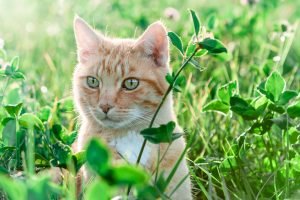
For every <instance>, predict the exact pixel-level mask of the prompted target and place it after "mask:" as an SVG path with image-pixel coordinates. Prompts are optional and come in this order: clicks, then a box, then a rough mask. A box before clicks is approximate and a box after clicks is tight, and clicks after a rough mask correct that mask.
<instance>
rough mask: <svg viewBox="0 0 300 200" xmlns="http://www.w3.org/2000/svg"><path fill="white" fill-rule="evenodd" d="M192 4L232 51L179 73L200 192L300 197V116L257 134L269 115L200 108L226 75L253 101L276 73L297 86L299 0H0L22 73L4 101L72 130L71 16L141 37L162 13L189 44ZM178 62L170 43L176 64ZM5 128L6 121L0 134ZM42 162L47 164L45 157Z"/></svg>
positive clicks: (179, 98) (3, 30)
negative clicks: (170, 10)
mask: <svg viewBox="0 0 300 200" xmlns="http://www.w3.org/2000/svg"><path fill="white" fill-rule="evenodd" d="M170 6H171V7H174V8H175V9H176V10H177V11H178V13H179V15H180V18H179V19H178V20H177V21H176V20H173V19H170V18H168V17H167V16H166V15H165V14H164V11H165V9H166V8H167V7H170ZM149 8H155V9H149ZM189 8H190V9H193V10H195V11H196V13H197V14H198V15H199V18H200V20H201V22H202V25H204V26H206V27H207V29H208V30H210V31H211V32H213V33H214V36H215V37H216V38H218V39H220V40H221V41H222V42H223V43H224V44H225V45H226V47H227V49H228V54H222V55H218V56H204V57H201V59H199V63H200V66H201V70H199V69H195V68H194V67H192V66H189V67H188V68H187V69H186V70H185V71H183V75H184V76H185V77H186V84H185V86H184V87H183V91H182V92H181V93H175V95H174V97H175V105H174V106H175V110H176V113H178V120H179V123H180V125H181V126H182V127H184V128H185V129H186V130H187V132H188V135H187V136H186V138H187V140H188V139H189V137H190V136H191V135H193V134H196V135H197V140H196V142H195V143H194V144H193V146H191V148H190V149H189V152H188V161H189V165H190V169H191V170H190V171H191V176H192V179H193V183H194V196H195V199H287V198H290V199H293V198H294V199H297V197H298V196H299V195H300V194H299V193H300V191H299V188H300V179H299V177H300V174H299V173H300V169H299V166H300V151H299V145H300V141H299V137H300V136H299V118H297V117H296V118H295V119H294V120H293V123H294V124H293V125H289V124H287V126H285V127H287V128H283V129H282V128H279V127H278V126H276V125H274V124H272V125H271V127H270V128H269V129H268V130H267V131H266V132H264V133H262V132H256V133H253V132H251V131H249V130H250V128H251V127H253V124H255V123H258V122H260V121H263V122H264V124H267V120H266V119H267V116H260V117H259V118H258V119H255V120H245V118H243V117H242V116H241V115H239V114H237V113H236V112H235V111H233V110H230V111H228V112H226V114H222V113H220V112H203V108H205V106H206V105H207V104H208V103H209V102H211V101H212V100H215V99H218V88H220V87H221V86H222V85H224V84H227V83H229V82H230V81H236V82H237V85H238V87H237V89H236V90H237V91H238V92H237V94H238V95H239V97H241V98H242V99H244V100H246V101H247V100H253V99H254V98H256V97H258V96H259V93H258V91H257V89H256V88H257V86H258V85H259V84H260V83H261V82H262V81H264V80H266V79H267V77H269V76H270V75H271V73H272V71H278V72H279V73H280V74H281V75H282V76H283V78H284V80H285V82H286V88H287V89H289V90H294V91H297V92H299V88H300V70H299V63H300V60H299V56H300V42H299V40H298V39H297V38H299V31H297V30H298V29H299V28H298V23H299V17H300V15H299V12H298V10H299V8H300V3H299V2H297V1H292V0H286V1H279V0H273V1H267V0H261V1H260V2H259V3H258V4H254V5H243V4H241V3H240V2H239V1H233V0H231V1H226V2H225V1H204V0H201V1H184V2H182V1H177V0H172V1H168V2H159V1H142V0H141V1H133V0H129V1H120V2H119V1H116V0H115V1H97V0H93V1H89V2H86V1H82V0H78V1H74V2H68V1H50V0H46V1H36V0H29V1H25V0H19V1H16V0H12V1H0V22H1V27H0V38H2V39H3V40H4V42H5V50H6V52H7V56H8V58H7V59H6V60H10V59H11V58H13V56H15V55H18V56H19V57H20V64H19V65H20V71H21V72H22V73H24V74H25V75H26V79H25V80H24V81H13V80H10V81H9V84H8V87H7V89H6V90H5V98H4V100H3V105H6V104H16V103H19V102H22V103H23V110H22V113H25V112H28V113H31V112H32V113H35V114H36V115H37V116H38V117H39V118H40V119H41V118H42V117H43V116H44V115H43V113H44V112H45V113H46V112H48V111H49V110H51V113H52V114H53V113H54V114H53V115H52V116H51V117H49V118H47V120H44V121H43V120H42V121H43V122H44V124H45V126H46V127H45V129H46V133H47V134H51V133H52V132H55V131H54V128H53V126H54V125H58V124H59V125H61V126H62V127H63V128H62V129H63V130H64V131H65V132H64V133H68V135H69V136H70V135H72V131H74V130H76V122H75V121H76V120H75V117H76V116H75V113H73V112H72V109H71V108H70V107H72V105H71V102H72V101H71V92H70V91H71V77H72V72H73V69H74V65H75V64H76V53H75V41H74V37H73V30H72V21H73V17H74V15H75V14H78V15H80V16H81V17H83V18H84V19H86V20H87V21H88V22H91V23H92V24H93V25H94V26H95V27H96V28H97V29H99V30H100V31H102V32H104V33H106V34H107V35H110V36H115V37H137V36H138V35H140V34H141V33H142V32H143V30H144V29H145V28H146V27H147V26H148V25H149V24H150V23H152V22H154V21H156V20H159V19H161V20H162V21H163V22H164V23H165V24H166V26H167V27H168V29H170V30H172V31H174V32H176V33H177V34H178V35H180V36H181V38H182V40H183V44H184V46H185V47H186V46H187V45H188V42H189V39H190V38H191V36H192V35H193V33H194V30H193V29H194V27H193V26H192V23H190V22H191V18H190V15H189V12H188V11H187V10H188V9H189ZM175 14H176V13H175ZM297 20H298V21H297ZM278 58H280V59H278ZM181 61H182V58H181V56H180V55H179V54H178V51H177V50H176V49H175V48H174V47H173V46H172V47H171V66H172V68H173V70H174V71H175V70H177V69H178V68H179V67H180V63H181ZM0 81H1V82H0V87H1V88H4V87H6V86H5V81H7V79H5V80H4V79H3V80H2V79H1V80H0ZM298 101H299V95H298V97H296V98H295V99H294V100H293V101H291V102H290V104H288V105H287V106H286V107H284V111H283V113H284V114H287V113H288V112H287V109H288V106H290V105H292V104H293V103H295V102H298ZM232 107H233V106H232V104H231V108H232ZM49 112H50V111H49ZM3 113H5V112H4V111H3V108H2V106H1V112H0V119H1V120H3V119H4V118H5V117H7V114H3ZM179 113H180V114H179ZM271 114H272V115H273V117H274V118H276V117H282V116H285V117H287V116H288V115H282V114H280V113H277V112H275V111H272V112H271ZM45 122H47V123H45ZM283 122H286V123H287V122H288V120H286V121H283ZM4 128H5V126H4V125H3V126H0V133H1V132H2V131H3V130H4ZM3 132H4V131H3ZM29 132H30V131H29ZM55 133H56V132H55ZM60 133H61V132H58V134H60ZM35 134H37V133H35ZM0 136H2V135H1V134H0ZM41 137H42V138H43V137H44V136H41ZM1 138H2V141H1V143H0V144H1V146H0V147H1V148H2V147H3V136H2V137H1ZM49 138H51V137H50V136H49ZM35 139H36V140H37V141H38V142H39V141H42V139H41V138H35ZM52 139H53V138H52ZM52 139H51V140H52ZM65 140H68V139H65ZM71 140H72V137H71V136H70V141H71ZM70 141H69V142H70ZM65 143H68V142H65ZM29 146H30V145H29ZM31 148H34V147H31ZM65 148H67V147H65ZM2 150H3V149H2ZM35 150H36V153H38V155H40V156H41V157H46V158H47V157H48V156H49V155H50V154H51V151H52V150H53V149H51V148H50V149H48V150H44V149H42V148H41V149H39V147H36V149H35ZM31 151H33V150H31ZM0 155H1V157H0V164H1V166H2V167H4V168H5V169H9V170H11V171H14V170H16V169H13V167H11V166H15V164H14V163H13V162H14V161H13V160H14V159H13V156H12V157H9V158H10V159H9V160H7V157H5V156H4V153H3V152H0ZM1 159H2V160H1ZM22 159H23V161H24V160H26V159H27V157H26V156H25V155H24V153H21V154H20V158H19V160H22ZM28 159H29V160H30V158H28ZM17 160H18V159H17ZM41 160H42V159H41ZM31 162H32V160H31ZM52 164H53V163H52ZM46 165H48V166H49V165H50V164H49V163H47V162H46ZM16 166H18V165H16ZM29 166H32V165H29ZM18 170H20V169H18ZM22 170H23V169H22ZM28 170H29V171H30V172H32V169H28ZM25 171H26V170H25ZM39 181H41V182H39V183H45V184H46V181H45V182H43V180H39ZM11 184H14V183H11ZM15 184H18V183H15ZM0 186H1V183H0ZM20 187H21V188H22V187H23V186H20ZM24 187H25V186H24ZM101 187H106V186H105V185H101ZM64 189H66V188H64ZM52 190H53V191H56V192H57V193H59V192H58V191H60V190H61V189H59V188H56V187H54V188H53V187H52ZM70 190H72V189H70ZM20 191H21V189H20ZM24 191H25V189H24ZM67 195H69V196H72V195H73V194H72V192H69V193H67ZM70 198H71V197H70Z"/></svg>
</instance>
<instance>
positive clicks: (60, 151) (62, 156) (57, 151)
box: [52, 141, 72, 166]
mask: <svg viewBox="0 0 300 200" xmlns="http://www.w3.org/2000/svg"><path fill="white" fill-rule="evenodd" d="M52 151H53V154H54V155H53V156H54V157H55V162H54V164H55V166H66V164H67V162H68V160H69V158H70V157H71V156H72V149H71V148H70V146H68V145H65V144H64V143H62V142H60V141H59V142H56V143H55V144H53V145H52ZM52 163H53V162H52Z"/></svg>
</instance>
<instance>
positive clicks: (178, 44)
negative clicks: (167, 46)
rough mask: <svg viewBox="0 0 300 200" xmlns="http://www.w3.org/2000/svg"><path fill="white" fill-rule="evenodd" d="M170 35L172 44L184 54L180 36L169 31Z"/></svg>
mask: <svg viewBox="0 0 300 200" xmlns="http://www.w3.org/2000/svg"><path fill="white" fill-rule="evenodd" d="M168 36H169V38H170V40H171V42H172V44H173V45H174V46H175V47H176V48H177V49H178V50H179V51H180V53H181V54H182V55H183V53H184V51H183V45H182V41H181V39H180V37H179V36H178V35H177V34H176V33H174V32H168Z"/></svg>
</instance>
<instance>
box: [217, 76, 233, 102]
mask: <svg viewBox="0 0 300 200" xmlns="http://www.w3.org/2000/svg"><path fill="white" fill-rule="evenodd" d="M236 89H237V82H236V81H231V82H229V83H227V84H225V85H223V86H221V87H220V88H219V89H218V91H217V95H218V97H219V99H220V100H221V101H222V102H223V103H224V104H227V105H229V104H230V97H232V96H234V95H235V94H236Z"/></svg>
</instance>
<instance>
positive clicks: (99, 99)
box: [73, 17, 192, 200]
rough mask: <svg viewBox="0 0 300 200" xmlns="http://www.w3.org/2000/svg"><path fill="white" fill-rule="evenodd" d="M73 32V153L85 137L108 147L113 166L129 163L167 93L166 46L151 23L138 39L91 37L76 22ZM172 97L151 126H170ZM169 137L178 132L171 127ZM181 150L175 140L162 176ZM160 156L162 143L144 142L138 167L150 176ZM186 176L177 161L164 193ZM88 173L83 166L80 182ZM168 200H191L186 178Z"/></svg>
mask: <svg viewBox="0 0 300 200" xmlns="http://www.w3.org/2000/svg"><path fill="white" fill-rule="evenodd" d="M74 32H75V38H76V44H77V54H78V64H77V66H76V69H75V72H74V77H73V93H74V98H75V104H76V107H77V109H78V112H79V114H80V119H81V127H80V132H79V137H78V146H77V151H79V150H83V148H84V147H85V145H86V144H87V142H88V141H89V139H90V138H91V137H99V138H101V139H102V140H104V141H105V142H106V143H107V144H108V145H109V146H110V147H111V150H112V152H113V155H114V159H115V161H120V160H124V159H125V160H127V161H129V162H130V163H133V164H134V163H135V162H136V160H137V156H138V153H139V150H140V148H141V145H142V142H143V137H142V136H141V135H140V134H139V132H140V131H141V130H143V129H144V128H147V127H148V126H149V122H150V120H151V118H152V116H153V114H154V112H155V110H156V108H157V106H158V105H159V103H160V101H161V99H162V96H163V95H164V93H165V91H166V90H167V87H168V83H167V82H166V81H165V76H166V74H167V73H170V69H169V43H168V38H167V32H166V29H165V27H164V25H163V24H162V23H161V22H156V23H153V24H151V25H150V26H149V27H148V29H147V30H146V31H145V32H144V34H143V35H142V36H141V37H140V38H138V39H115V38H114V39H112V38H108V37H106V36H103V35H101V34H100V33H97V32H95V30H93V29H92V28H91V27H90V26H89V25H88V24H87V23H86V22H85V21H84V20H82V19H81V18H79V17H76V18H75V20H74ZM172 107H173V101H172V94H170V95H169V96H168V98H167V100H166V102H165V103H164V105H163V106H162V109H161V110H160V112H159V114H158V116H157V119H156V120H155V123H154V125H155V126H159V125H160V124H165V123H167V122H169V121H176V116H175V115H174V112H173V108H172ZM175 132H182V130H181V128H180V127H179V126H178V125H177V126H176V129H175ZM184 147H185V143H184V139H183V138H180V139H177V140H175V141H174V142H173V143H172V145H171V146H170V148H169V150H168V151H167V153H166V156H165V157H164V159H163V161H162V162H161V164H160V170H163V171H165V172H166V173H165V174H166V175H168V174H169V172H170V170H171V169H172V167H173V166H174V164H175V162H176V161H177V159H178V157H179V155H180V154H181V152H182V151H183V149H184ZM158 148H160V152H161V155H162V154H163V152H164V151H165V150H166V148H167V144H160V145H154V144H151V143H150V142H148V143H147V145H146V148H145V151H144V154H143V156H142V158H141V165H142V166H143V167H145V168H146V169H148V170H149V171H151V172H152V171H153V170H154V169H155V166H156V164H155V162H156V160H157V155H158V154H157V151H158ZM187 174H188V168H187V165H186V161H185V160H183V161H182V162H181V164H180V166H179V168H178V170H177V172H176V174H175V176H174V177H173V179H172V181H171V183H170V185H169V187H168V188H167V194H170V192H172V190H173V189H174V187H175V186H176V185H177V184H178V183H179V182H180V181H181V180H182V179H183V178H184V177H185V176H186V175H187ZM91 176H92V175H91V173H90V172H89V171H88V169H86V168H85V166H84V167H83V177H84V181H85V182H87V181H89V179H90V178H91ZM171 199H178V200H184V199H192V197H191V186H190V179H189V178H187V179H186V180H185V181H184V183H183V184H182V185H181V186H180V187H179V189H178V190H177V191H176V192H175V193H174V194H173V195H172V196H171Z"/></svg>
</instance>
